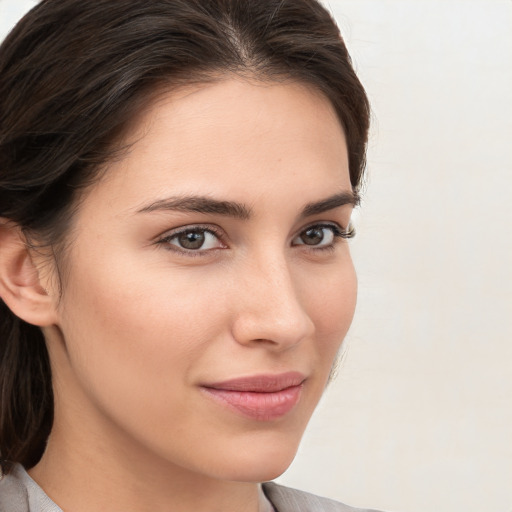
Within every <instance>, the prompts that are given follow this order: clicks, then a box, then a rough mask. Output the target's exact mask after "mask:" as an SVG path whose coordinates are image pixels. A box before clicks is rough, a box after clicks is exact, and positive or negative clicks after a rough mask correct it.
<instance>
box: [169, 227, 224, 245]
mask: <svg viewBox="0 0 512 512" xmlns="http://www.w3.org/2000/svg"><path fill="white" fill-rule="evenodd" d="M164 241H165V242H166V243H168V244H170V245H175V246H177V247H179V248H180V249H185V250H187V251H198V250H202V251H206V250H208V249H218V248H221V247H223V245H222V243H221V242H220V240H219V239H218V237H217V235H216V234H215V233H212V232H211V231H208V230H207V229H199V228H196V229H187V230H186V231H181V232H179V233H176V234H174V235H171V236H169V237H166V238H165V240H164Z"/></svg>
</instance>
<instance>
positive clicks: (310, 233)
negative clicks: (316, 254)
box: [292, 224, 343, 248]
mask: <svg viewBox="0 0 512 512" xmlns="http://www.w3.org/2000/svg"><path fill="white" fill-rule="evenodd" d="M336 237H340V238H342V237H343V234H342V232H341V230H340V229H339V228H338V227H337V226H335V225H332V224H325V225H317V226H310V227H309V228H306V229H305V230H304V231H301V232H300V233H299V234H298V235H297V236H296V237H295V238H294V239H293V241H292V245H310V246H314V247H318V248H321V247H329V246H332V245H334V243H335V238H336Z"/></svg>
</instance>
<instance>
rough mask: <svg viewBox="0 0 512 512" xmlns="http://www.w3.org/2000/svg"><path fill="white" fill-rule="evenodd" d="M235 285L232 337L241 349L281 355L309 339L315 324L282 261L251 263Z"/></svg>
mask: <svg viewBox="0 0 512 512" xmlns="http://www.w3.org/2000/svg"><path fill="white" fill-rule="evenodd" d="M243 275H244V279H242V280H239V282H238V284H237V293H236V294H235V296H236V306H235V315H234V316H235V317H234V321H233V324H232V335H233V337H234V338H235V340H236V341H237V342H238V343H240V344H243V345H262V344H266V345H267V346H268V347H269V348H271V349H273V350H276V351H280V350H286V349H289V348H291V347H294V346H295V345H297V344H298V343H300V342H301V341H302V340H304V339H306V338H308V337H310V336H312V334H313V332H314V328H315V326H314V322H313V319H312V318H311V317H310V316H309V314H308V312H307V310H306V308H305V307H304V305H303V304H302V302H301V300H300V299H301V296H302V294H301V289H300V283H298V282H297V281H296V280H294V278H293V276H292V273H291V272H290V269H289V266H288V264H287V263H286V261H285V258H284V257H283V258H268V259H267V260H266V261H261V260H260V261H259V262H253V263H252V264H251V265H250V269H246V271H245V272H243Z"/></svg>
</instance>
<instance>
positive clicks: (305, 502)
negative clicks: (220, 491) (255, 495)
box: [263, 482, 377, 512]
mask: <svg viewBox="0 0 512 512" xmlns="http://www.w3.org/2000/svg"><path fill="white" fill-rule="evenodd" d="M263 491H264V493H265V495H266V496H267V498H268V499H269V500H270V501H271V503H272V505H274V507H275V508H276V511H277V512H377V511H376V510H373V511H372V510H368V509H361V508H354V507H349V506H348V505H344V504H343V503H340V502H339V501H334V500H330V499H328V498H322V497H320V496H315V495H314V494H310V493H308V492H304V491H298V490H296V489H290V488H289V487H283V486H282V485H277V484H275V483H273V482H267V483H264V484H263Z"/></svg>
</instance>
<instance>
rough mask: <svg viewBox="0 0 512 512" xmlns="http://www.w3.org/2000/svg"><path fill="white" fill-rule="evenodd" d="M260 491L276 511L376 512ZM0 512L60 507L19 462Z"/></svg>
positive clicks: (5, 486) (1, 492) (1, 488)
mask: <svg viewBox="0 0 512 512" xmlns="http://www.w3.org/2000/svg"><path fill="white" fill-rule="evenodd" d="M263 492H264V493H265V495H266V496H267V498H268V499H269V500H270V501H271V502H272V505H273V506H274V507H275V509H276V512H376V511H371V510H362V509H356V508H352V507H348V506H347V505H343V504H342V503H338V502H337V501H333V500H329V499H327V498H320V497H318V496H314V495H313V494H309V493H306V492H302V491H296V490H295V489H289V488H288V487H283V486H281V485H277V484H274V483H272V482H268V483H265V484H263ZM0 512H62V509H61V508H59V507H58V506H57V505H55V503H54V502H53V501H52V500H51V499H50V498H49V497H48V496H47V495H46V494H45V493H44V491H43V490H42V489H41V487H39V486H38V485H37V484H36V483H35V482H34V480H32V478H30V476H29V475H28V473H27V472H26V471H25V469H24V468H23V467H22V466H21V465H19V464H16V465H15V466H14V468H13V470H12V471H11V472H10V473H9V474H8V475H6V476H4V477H3V478H2V480H0Z"/></svg>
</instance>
